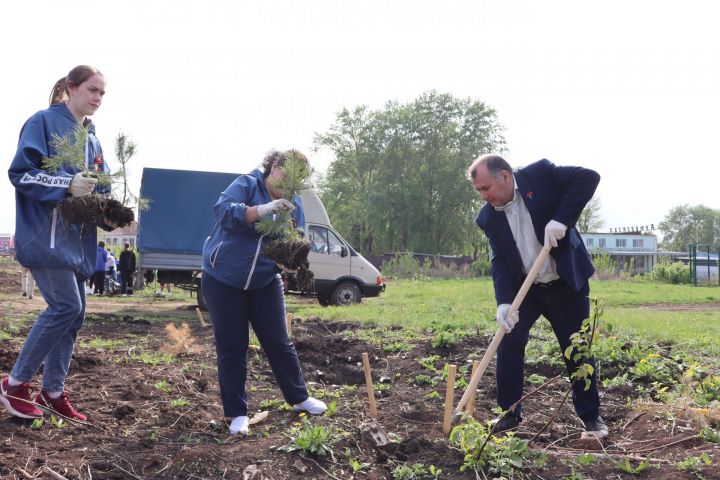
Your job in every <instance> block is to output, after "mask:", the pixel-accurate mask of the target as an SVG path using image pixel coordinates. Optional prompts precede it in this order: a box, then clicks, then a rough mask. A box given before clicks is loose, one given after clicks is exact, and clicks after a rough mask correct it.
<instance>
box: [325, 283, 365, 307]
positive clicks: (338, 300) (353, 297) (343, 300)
mask: <svg viewBox="0 0 720 480" xmlns="http://www.w3.org/2000/svg"><path fill="white" fill-rule="evenodd" d="M360 298H361V295H360V289H359V288H358V286H357V285H355V284H354V283H353V282H340V283H339V284H338V285H337V286H336V287H335V289H334V290H333V292H332V295H331V296H330V301H331V302H332V304H333V305H340V306H342V305H352V304H353V303H360Z"/></svg>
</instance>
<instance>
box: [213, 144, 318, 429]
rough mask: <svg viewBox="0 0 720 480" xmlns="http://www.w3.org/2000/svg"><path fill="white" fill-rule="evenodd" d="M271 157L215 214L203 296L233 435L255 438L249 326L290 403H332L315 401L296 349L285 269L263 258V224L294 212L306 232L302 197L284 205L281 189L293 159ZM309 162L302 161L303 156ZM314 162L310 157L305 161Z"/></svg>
mask: <svg viewBox="0 0 720 480" xmlns="http://www.w3.org/2000/svg"><path fill="white" fill-rule="evenodd" d="M291 153H292V154H294V155H298V154H299V152H285V153H282V152H279V151H276V150H273V151H271V152H270V153H269V154H268V155H267V156H266V157H265V159H264V160H263V163H262V168H261V169H260V168H258V169H255V170H253V171H252V172H251V173H250V174H247V175H240V176H239V177H238V178H237V179H235V181H234V182H233V183H231V184H230V185H229V186H228V187H227V188H226V189H225V191H224V192H223V193H222V194H220V198H219V199H218V201H217V203H216V204H215V206H214V207H213V212H214V215H215V220H216V222H215V226H214V227H213V230H212V233H211V234H210V236H209V237H208V238H207V239H206V240H205V245H204V247H203V276H202V286H201V287H202V292H203V294H204V296H205V300H206V303H207V305H208V309H209V310H210V317H211V319H212V323H213V329H214V333H215V348H216V351H217V365H218V379H219V382H220V397H221V399H222V404H223V409H224V411H225V415H226V416H228V417H230V418H232V421H231V423H230V433H231V434H233V435H235V434H242V435H247V434H248V416H247V415H248V396H247V390H246V388H245V382H246V371H247V350H248V340H249V338H248V336H249V325H252V328H253V331H254V332H255V334H256V335H257V338H258V340H259V341H260V345H261V346H262V349H263V351H264V352H265V355H266V356H267V358H268V361H269V362H270V367H271V368H272V371H273V374H274V375H275V379H276V380H277V383H278V386H279V387H280V390H281V391H282V394H283V396H284V397H285V401H287V402H288V403H289V404H290V405H292V406H293V407H294V408H295V409H297V410H303V411H306V412H308V413H310V414H313V415H319V414H321V413H323V412H324V411H325V410H327V406H326V405H325V403H324V402H322V401H320V400H317V399H314V398H312V397H310V396H309V395H308V391H307V388H306V386H305V380H304V379H303V374H302V370H301V368H300V360H299V359H298V356H297V352H296V351H295V345H294V344H293V342H292V341H291V340H290V338H289V337H288V333H287V327H286V325H285V298H284V294H283V284H282V281H281V280H280V275H279V274H280V268H279V267H278V265H277V264H276V263H275V262H274V261H273V260H272V259H270V258H269V257H267V256H265V255H263V254H262V245H263V243H265V242H267V241H269V240H270V239H268V238H267V237H266V236H265V235H261V234H260V233H259V232H258V231H257V229H256V228H255V223H256V222H257V221H258V220H260V219H261V218H262V217H272V215H273V214H275V213H277V212H279V211H281V210H292V211H293V216H294V219H295V224H296V225H304V224H305V221H304V214H303V210H302V203H301V201H300V197H299V196H297V195H296V196H295V198H294V202H290V201H288V200H286V199H285V198H283V192H282V191H280V190H279V188H278V186H277V185H278V182H280V181H281V180H282V179H283V178H284V177H285V172H284V170H283V164H284V163H285V161H286V158H287V157H286V155H288V154H291ZM299 155H301V154H299ZM302 158H303V160H304V161H305V162H307V158H305V156H304V155H302Z"/></svg>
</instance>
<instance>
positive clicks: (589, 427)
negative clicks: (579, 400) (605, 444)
mask: <svg viewBox="0 0 720 480" xmlns="http://www.w3.org/2000/svg"><path fill="white" fill-rule="evenodd" d="M583 424H585V431H586V432H595V433H597V434H598V435H599V436H602V437H607V436H608V433H609V431H608V427H607V425H605V422H603V419H602V417H601V416H599V415H598V417H597V418H596V419H595V420H587V421H586V420H583Z"/></svg>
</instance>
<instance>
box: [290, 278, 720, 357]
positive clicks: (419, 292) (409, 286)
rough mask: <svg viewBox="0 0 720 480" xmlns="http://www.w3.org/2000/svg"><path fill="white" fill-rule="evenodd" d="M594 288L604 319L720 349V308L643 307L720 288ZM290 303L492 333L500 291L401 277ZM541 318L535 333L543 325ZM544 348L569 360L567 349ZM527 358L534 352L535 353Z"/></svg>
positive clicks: (715, 293) (605, 284) (327, 312)
mask: <svg viewBox="0 0 720 480" xmlns="http://www.w3.org/2000/svg"><path fill="white" fill-rule="evenodd" d="M590 294H591V296H592V297H597V298H602V300H603V301H604V303H605V312H604V315H603V321H604V322H605V324H606V325H607V328H608V329H609V330H610V329H611V330H612V331H613V332H615V331H618V332H622V333H624V334H629V335H632V336H640V337H643V338H646V339H648V340H650V341H653V342H656V343H657V342H659V341H664V342H672V343H674V344H676V345H678V346H681V347H683V348H686V349H687V350H688V351H693V350H695V349H697V348H698V347H701V348H704V349H705V348H706V349H710V352H709V354H712V355H716V356H717V355H718V354H720V311H710V310H695V311H694V310H685V311H681V312H673V311H665V310H658V309H651V308H640V305H646V304H703V303H713V302H717V301H718V298H719V297H720V289H717V288H710V287H692V286H688V285H668V284H657V283H651V282H648V281H639V280H624V281H621V280H617V281H616V280H607V281H591V282H590ZM287 304H288V310H289V311H292V312H293V313H295V314H296V315H299V316H302V317H308V316H310V315H317V316H320V317H322V318H323V319H326V320H335V321H359V322H361V323H363V324H365V325H369V324H372V325H379V326H382V327H389V326H392V325H394V324H400V325H402V326H403V328H404V330H405V331H404V334H405V335H408V334H409V333H410V331H412V330H414V331H425V330H429V331H435V330H436V329H437V328H438V325H441V326H444V325H452V326H454V327H455V328H456V330H460V331H462V330H465V331H468V332H472V333H473V334H492V333H494V332H495V331H496V330H497V325H496V323H495V310H496V303H495V295H494V290H493V284H492V280H490V279H488V278H472V279H452V280H444V279H438V280H435V279H433V280H426V281H422V282H419V281H413V280H394V281H391V282H389V284H388V287H387V290H386V291H385V292H384V293H382V294H381V295H380V296H379V297H376V298H366V299H363V301H362V303H360V304H358V305H352V306H349V307H320V306H317V305H308V304H300V303H299V302H297V300H296V299H294V298H293V297H289V298H288V301H287ZM543 323H544V324H547V322H546V321H544V320H542V319H541V320H539V321H538V324H537V325H540V324H543ZM537 325H536V327H534V328H533V335H535V334H536V332H537V331H538V330H537ZM550 335H552V333H550ZM545 343H548V344H551V345H555V344H556V343H557V342H556V341H555V340H554V338H553V339H552V341H550V342H545ZM531 344H532V342H531ZM553 348H554V347H553ZM543 354H548V358H550V357H554V358H557V359H559V360H560V361H562V359H561V357H560V356H559V355H560V354H559V352H558V353H555V352H552V353H551V352H543ZM527 358H528V360H530V359H531V358H532V355H530V352H529V353H528V356H527Z"/></svg>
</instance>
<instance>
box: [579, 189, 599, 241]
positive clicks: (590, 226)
mask: <svg viewBox="0 0 720 480" xmlns="http://www.w3.org/2000/svg"><path fill="white" fill-rule="evenodd" d="M600 208H601V207H600V197H593V198H592V200H590V201H589V202H588V203H587V205H585V208H583V211H582V212H581V213H580V218H578V221H577V224H576V225H575V226H576V227H577V229H578V230H579V231H580V232H582V233H587V232H597V231H598V230H600V229H601V228H602V227H604V226H605V220H603V218H602V216H601V215H600Z"/></svg>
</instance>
